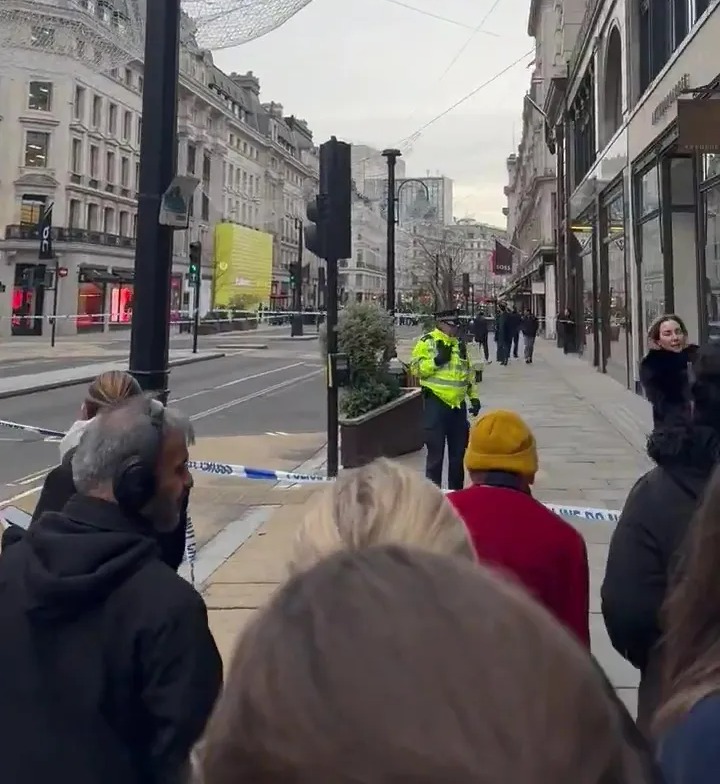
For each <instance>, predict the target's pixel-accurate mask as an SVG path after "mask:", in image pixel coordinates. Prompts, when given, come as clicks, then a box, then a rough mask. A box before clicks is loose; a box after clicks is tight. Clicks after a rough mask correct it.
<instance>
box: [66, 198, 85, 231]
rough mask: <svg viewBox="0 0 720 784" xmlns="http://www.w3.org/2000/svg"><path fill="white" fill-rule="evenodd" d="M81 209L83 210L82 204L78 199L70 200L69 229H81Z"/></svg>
mask: <svg viewBox="0 0 720 784" xmlns="http://www.w3.org/2000/svg"><path fill="white" fill-rule="evenodd" d="M81 209H82V204H81V203H80V202H79V201H78V200H77V199H70V204H69V205H68V228H69V229H79V228H81V226H80V221H81V215H80V211H81Z"/></svg>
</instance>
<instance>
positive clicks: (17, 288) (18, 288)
mask: <svg viewBox="0 0 720 784" xmlns="http://www.w3.org/2000/svg"><path fill="white" fill-rule="evenodd" d="M44 304H45V265H44V264H16V265H15V277H14V280H13V292H12V322H11V334H13V335H42V331H43V321H44V319H43V307H44Z"/></svg>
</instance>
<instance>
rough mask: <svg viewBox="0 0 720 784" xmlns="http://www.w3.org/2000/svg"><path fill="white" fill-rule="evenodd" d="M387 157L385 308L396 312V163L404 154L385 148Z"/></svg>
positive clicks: (392, 312)
mask: <svg viewBox="0 0 720 784" xmlns="http://www.w3.org/2000/svg"><path fill="white" fill-rule="evenodd" d="M382 154H383V156H384V157H385V158H387V168H388V194H387V265H386V269H385V277H386V284H385V291H386V295H385V308H386V309H387V311H388V313H391V314H394V313H395V205H396V204H397V195H396V193H395V165H396V163H397V159H398V158H399V157H400V156H401V155H402V153H401V152H400V150H383V153H382Z"/></svg>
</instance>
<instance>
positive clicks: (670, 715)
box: [654, 468, 720, 784]
mask: <svg viewBox="0 0 720 784" xmlns="http://www.w3.org/2000/svg"><path fill="white" fill-rule="evenodd" d="M680 569H681V573H680V574H679V575H678V579H677V580H676V584H675V585H674V587H673V589H672V590H671V592H670V594H669V596H668V598H667V600H666V602H665V607H664V613H663V618H664V621H665V650H664V663H663V681H662V685H663V687H662V692H661V693H662V696H663V702H662V705H661V707H660V710H659V711H658V713H657V715H656V717H655V721H654V730H655V734H656V739H657V742H658V754H659V759H660V762H661V764H662V768H663V772H664V773H665V778H666V780H667V784H717V782H718V781H719V780H720V743H718V742H717V739H718V738H719V737H720V681H719V680H718V672H720V648H719V647H718V640H720V614H718V608H720V582H719V581H718V573H719V572H720V468H716V469H715V472H714V474H713V477H712V479H711V480H710V482H709V484H708V488H707V490H706V492H705V497H704V500H703V504H702V506H701V507H700V510H699V511H698V514H697V516H696V518H695V519H694V520H693V523H692V526H691V527H690V530H689V533H688V539H687V542H686V543H685V547H684V557H683V559H682V561H681V566H680Z"/></svg>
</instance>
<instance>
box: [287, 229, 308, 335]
mask: <svg viewBox="0 0 720 784" xmlns="http://www.w3.org/2000/svg"><path fill="white" fill-rule="evenodd" d="M288 217H290V218H292V220H293V222H294V224H295V228H296V229H297V261H296V262H295V287H294V288H293V290H292V310H293V314H292V316H291V317H290V337H293V338H294V337H300V336H302V334H303V314H302V300H303V246H304V244H305V243H304V242H303V235H304V228H303V222H302V218H298V217H296V216H295V215H289V216H288Z"/></svg>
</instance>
